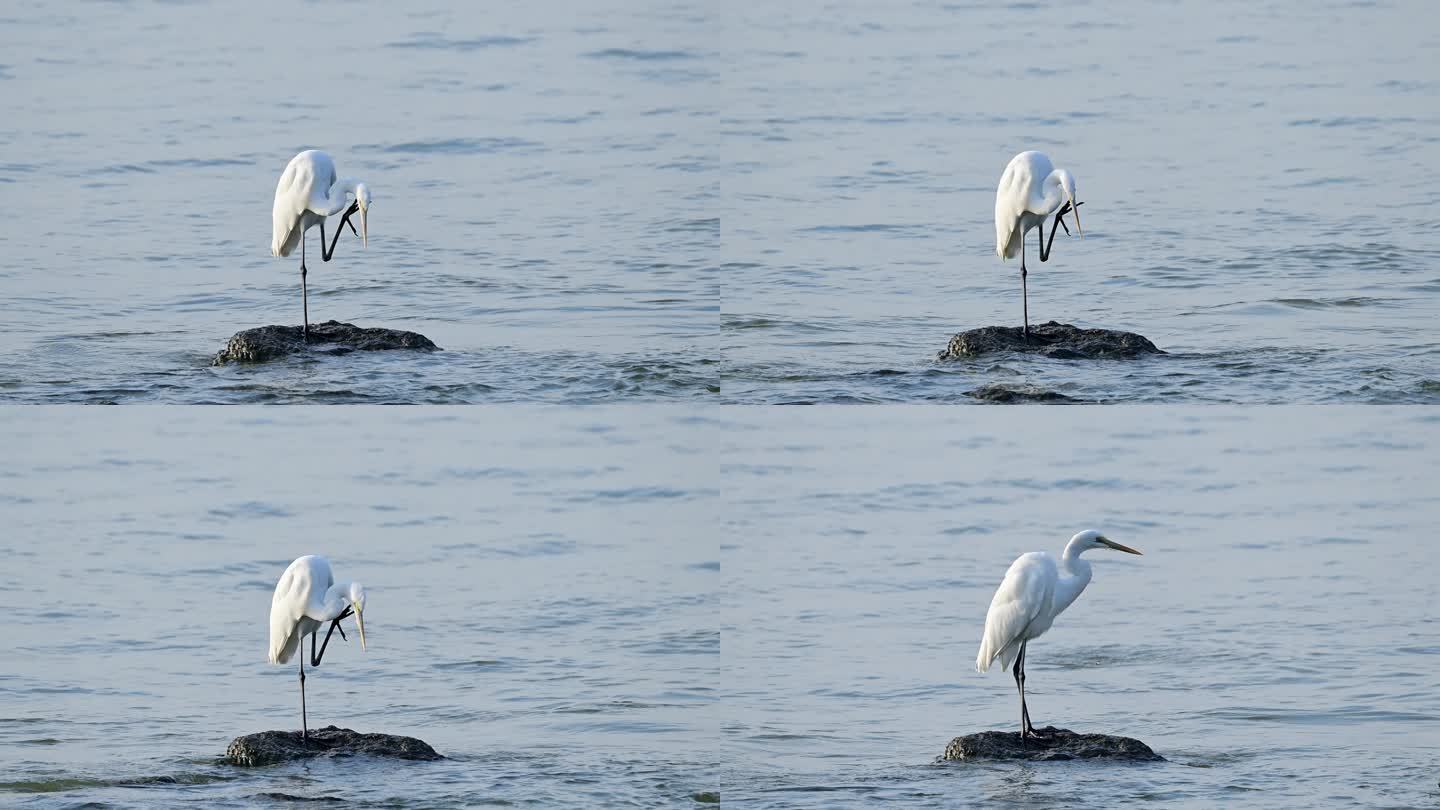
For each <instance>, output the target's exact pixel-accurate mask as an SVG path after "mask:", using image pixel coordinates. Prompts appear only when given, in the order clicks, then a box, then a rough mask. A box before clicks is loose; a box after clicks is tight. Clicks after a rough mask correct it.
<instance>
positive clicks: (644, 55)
mask: <svg viewBox="0 0 1440 810" xmlns="http://www.w3.org/2000/svg"><path fill="white" fill-rule="evenodd" d="M585 55H586V56H588V57H590V58H591V59H634V60H637V61H641V62H673V61H677V60H682V59H698V58H699V56H697V55H696V54H693V53H690V52H689V51H642V50H635V49H631V48H606V49H605V50H603V51H591V52H590V53H587V54H585Z"/></svg>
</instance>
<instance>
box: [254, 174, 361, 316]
mask: <svg viewBox="0 0 1440 810" xmlns="http://www.w3.org/2000/svg"><path fill="white" fill-rule="evenodd" d="M347 195H353V196H354V198H355V200H354V202H353V203H352V202H351V201H350V199H349V198H348V197H347ZM347 206H348V207H349V210H346V209H347ZM341 211H345V216H344V217H343V218H342V219H341V223H342V224H341V225H336V226H335V227H336V231H335V236H334V238H332V239H331V240H330V244H329V245H328V246H327V245H326V244H325V220H326V218H328V217H331V216H333V215H335V214H338V213H340V212H341ZM354 213H359V214H360V230H359V234H360V240H361V242H362V243H363V244H365V245H366V246H368V245H369V244H370V188H369V187H368V186H366V185H365V184H364V183H362V182H360V181H358V180H351V179H350V178H348V177H346V178H339V179H337V178H336V176H335V161H334V160H331V159H330V156H329V155H327V154H325V153H324V152H321V151H320V150H318V149H307V150H305V151H304V152H301V153H300V154H298V155H296V156H295V157H293V158H291V159H290V162H289V163H288V164H286V165H285V171H284V172H282V173H281V174H280V182H279V183H277V184H276V185H275V203H274V205H273V206H271V209H270V224H271V229H270V254H271V255H272V256H277V257H279V256H289V255H290V254H291V253H292V252H293V251H294V250H295V248H296V246H299V248H300V298H301V302H302V303H301V306H302V311H303V313H304V315H303V317H304V319H305V321H304V323H305V331H304V335H305V338H306V339H307V340H308V339H309V337H310V291H309V287H308V286H307V283H306V280H305V276H306V273H307V270H306V267H305V232H306V231H308V230H310V229H311V228H313V227H314V226H316V225H319V226H320V258H321V259H322V260H324V261H327V262H328V261H330V259H331V257H332V256H334V251H335V244H336V242H338V241H339V239H340V230H342V226H343V224H344V223H348V222H349V221H350V215H351V214H354ZM350 227H351V229H352V230H353V229H354V227H355V226H354V225H351V226H350Z"/></svg>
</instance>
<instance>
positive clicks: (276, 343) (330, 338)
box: [211, 321, 440, 366]
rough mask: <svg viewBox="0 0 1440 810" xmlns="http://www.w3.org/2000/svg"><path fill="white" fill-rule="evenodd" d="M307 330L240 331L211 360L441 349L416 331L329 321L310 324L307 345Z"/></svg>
mask: <svg viewBox="0 0 1440 810" xmlns="http://www.w3.org/2000/svg"><path fill="white" fill-rule="evenodd" d="M304 334H305V330H304V329H303V328H301V327H299V326H258V327H256V328H254V329H246V330H245V331H243V332H236V333H235V335H234V336H233V337H231V338H230V342H229V343H226V344H225V348H223V349H221V350H220V352H219V353H218V354H216V355H215V359H214V360H213V361H211V365H215V366H223V365H225V364H226V363H264V362H266V361H268V360H278V359H280V358H282V357H288V356H290V355H292V354H298V353H301V352H310V353H315V354H349V353H350V352H355V351H360V352H374V351H383V350H386V349H419V350H421V351H430V352H433V351H436V350H437V349H439V348H440V347H439V346H436V345H435V344H434V343H433V342H431V340H430V338H427V337H425V336H424V335H421V334H419V333H416V332H405V331H403V330H400V329H382V328H378V327H372V328H369V329H366V328H362V327H359V326H356V325H355V324H352V323H340V322H339V321H326V322H325V323H312V324H310V342H309V343H306V342H305V337H304Z"/></svg>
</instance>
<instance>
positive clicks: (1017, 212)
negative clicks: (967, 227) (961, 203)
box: [995, 160, 1030, 259]
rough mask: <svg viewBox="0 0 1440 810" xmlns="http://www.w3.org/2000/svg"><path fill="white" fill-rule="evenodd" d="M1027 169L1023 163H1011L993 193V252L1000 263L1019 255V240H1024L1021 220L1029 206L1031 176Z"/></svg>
mask: <svg viewBox="0 0 1440 810" xmlns="http://www.w3.org/2000/svg"><path fill="white" fill-rule="evenodd" d="M1026 169H1027V167H1026V166H1025V164H1024V163H1023V162H1022V161H1019V160H1012V161H1010V163H1009V164H1008V165H1007V166H1006V167H1005V172H1004V173H1003V174H1001V175H1000V185H999V186H998V187H997V188H996V189H995V252H996V253H997V254H999V256H1000V258H1002V259H1013V258H1015V257H1016V256H1017V255H1019V253H1020V240H1021V239H1023V238H1025V234H1024V231H1023V229H1022V228H1021V227H1020V217H1021V216H1022V215H1023V214H1024V213H1025V206H1026V204H1027V203H1028V202H1029V196H1028V195H1029V182H1030V177H1029V175H1030V173H1029V172H1028V171H1027V170H1026Z"/></svg>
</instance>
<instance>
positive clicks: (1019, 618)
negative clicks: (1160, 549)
mask: <svg viewBox="0 0 1440 810" xmlns="http://www.w3.org/2000/svg"><path fill="white" fill-rule="evenodd" d="M1101 547H1105V548H1112V549H1114V550H1116V551H1123V552H1126V553H1127V554H1139V553H1140V552H1138V551H1136V550H1135V549H1133V548H1130V547H1129V546H1122V545H1120V544H1119V543H1116V542H1114V541H1112V540H1110V539H1108V538H1106V537H1105V535H1103V534H1101V533H1100V532H1097V531H1095V530H1093V529H1091V530H1088V531H1083V532H1080V533H1079V534H1077V535H1075V536H1074V537H1072V538H1070V542H1069V543H1067V544H1065V551H1064V552H1063V553H1061V555H1060V561H1059V562H1058V563H1057V562H1056V561H1055V558H1054V557H1051V556H1050V555H1049V554H1047V553H1045V552H1043V551H1032V552H1030V553H1028V554H1021V555H1020V556H1019V557H1018V558H1017V559H1016V560H1015V562H1013V563H1011V564H1010V570H1009V571H1006V572H1005V580H1004V581H1003V582H1001V583H1000V587H999V588H997V589H995V597H994V598H993V599H991V600H990V610H989V612H988V613H986V614H985V637H984V638H983V639H981V641H980V652H979V653H978V654H977V655H976V656H975V669H977V670H979V671H980V672H985V671H987V670H989V669H990V664H991V663H993V662H994V661H996V660H997V659H998V660H999V661H1000V668H1001V669H1004V668H1005V667H1008V666H1010V664H1011V662H1012V661H1013V662H1014V664H1015V668H1014V669H1013V670H1012V673H1013V674H1014V676H1015V687H1016V688H1017V689H1019V690H1020V739H1021V740H1024V739H1025V738H1026V737H1034V736H1038V735H1037V734H1036V733H1035V727H1034V726H1032V725H1031V724H1030V710H1029V709H1028V708H1026V706H1025V645H1026V644H1027V643H1028V642H1029V641H1030V640H1031V639H1033V638H1039V637H1040V636H1041V635H1044V633H1045V631H1046V630H1049V629H1050V625H1051V624H1053V623H1054V622H1055V617H1056V616H1059V615H1060V614H1061V613H1062V612H1064V610H1065V608H1067V607H1070V603H1071V602H1074V601H1075V599H1076V597H1078V596H1080V593H1081V592H1082V591H1084V590H1085V586H1086V585H1089V584H1090V563H1088V562H1086V561H1084V560H1082V559H1080V555H1081V554H1084V553H1085V552H1087V551H1089V550H1090V549H1092V548H1101Z"/></svg>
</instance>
